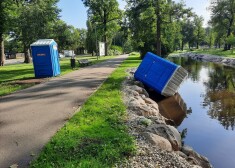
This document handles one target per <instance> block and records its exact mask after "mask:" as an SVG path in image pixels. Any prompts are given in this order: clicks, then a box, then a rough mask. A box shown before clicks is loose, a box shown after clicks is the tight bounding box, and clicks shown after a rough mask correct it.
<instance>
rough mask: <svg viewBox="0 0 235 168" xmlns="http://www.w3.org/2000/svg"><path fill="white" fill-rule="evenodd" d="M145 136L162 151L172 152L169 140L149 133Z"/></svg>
mask: <svg viewBox="0 0 235 168" xmlns="http://www.w3.org/2000/svg"><path fill="white" fill-rule="evenodd" d="M143 136H144V137H145V138H146V140H147V141H149V142H150V143H151V144H152V145H153V146H156V147H157V148H159V149H161V150H166V151H172V146H171V143H170V142H169V141H168V140H167V139H165V138H163V137H161V136H158V135H156V134H152V133H149V132H145V133H143Z"/></svg>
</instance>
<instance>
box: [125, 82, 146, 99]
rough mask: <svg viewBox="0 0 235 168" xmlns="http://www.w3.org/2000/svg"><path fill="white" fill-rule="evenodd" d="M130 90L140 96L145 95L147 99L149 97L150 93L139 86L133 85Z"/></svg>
mask: <svg viewBox="0 0 235 168" xmlns="http://www.w3.org/2000/svg"><path fill="white" fill-rule="evenodd" d="M129 88H130V89H132V90H135V91H136V92H138V93H139V94H144V95H145V96H146V97H149V94H148V92H147V91H146V90H145V89H144V88H142V87H139V86H137V85H132V86H130V87H129Z"/></svg>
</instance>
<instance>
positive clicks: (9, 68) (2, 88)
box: [0, 56, 114, 96]
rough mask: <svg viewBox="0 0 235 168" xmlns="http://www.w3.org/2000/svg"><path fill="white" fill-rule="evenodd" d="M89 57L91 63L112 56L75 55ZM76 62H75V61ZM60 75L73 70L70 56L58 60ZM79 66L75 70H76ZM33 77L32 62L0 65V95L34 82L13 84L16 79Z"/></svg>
mask: <svg viewBox="0 0 235 168" xmlns="http://www.w3.org/2000/svg"><path fill="white" fill-rule="evenodd" d="M84 58H86V59H89V60H90V61H91V62H92V64H96V63H99V62H102V61H104V60H107V59H110V58H114V56H106V57H100V58H99V60H97V59H96V57H95V56H93V57H92V56H77V57H76V60H77V59H84ZM76 64H77V62H76ZM60 66H61V75H64V74H67V73H69V72H71V71H73V70H72V69H71V67H70V58H63V59H61V60H60ZM78 69H79V67H78V65H77V68H75V70H78ZM32 78H34V69H33V64H15V65H6V66H3V67H0V96H3V95H7V94H10V93H12V92H15V91H17V90H21V89H24V88H27V87H30V86H33V85H35V84H15V83H14V81H16V80H23V79H32Z"/></svg>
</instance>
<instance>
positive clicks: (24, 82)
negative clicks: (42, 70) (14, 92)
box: [11, 78, 48, 85]
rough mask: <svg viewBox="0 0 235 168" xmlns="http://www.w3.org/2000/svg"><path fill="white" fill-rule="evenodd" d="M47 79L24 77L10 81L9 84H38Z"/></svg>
mask: <svg viewBox="0 0 235 168" xmlns="http://www.w3.org/2000/svg"><path fill="white" fill-rule="evenodd" d="M46 81H48V78H40V79H25V80H17V81H14V82H12V83H11V84H19V85H24V84H40V83H44V82H46Z"/></svg>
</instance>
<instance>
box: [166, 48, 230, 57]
mask: <svg viewBox="0 0 235 168" xmlns="http://www.w3.org/2000/svg"><path fill="white" fill-rule="evenodd" d="M185 52H192V53H198V54H210V55H217V56H223V57H229V58H235V52H233V51H232V50H227V51H224V50H223V49H193V50H183V51H180V50H178V51H174V52H173V53H171V54H170V55H176V54H181V53H185Z"/></svg>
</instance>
